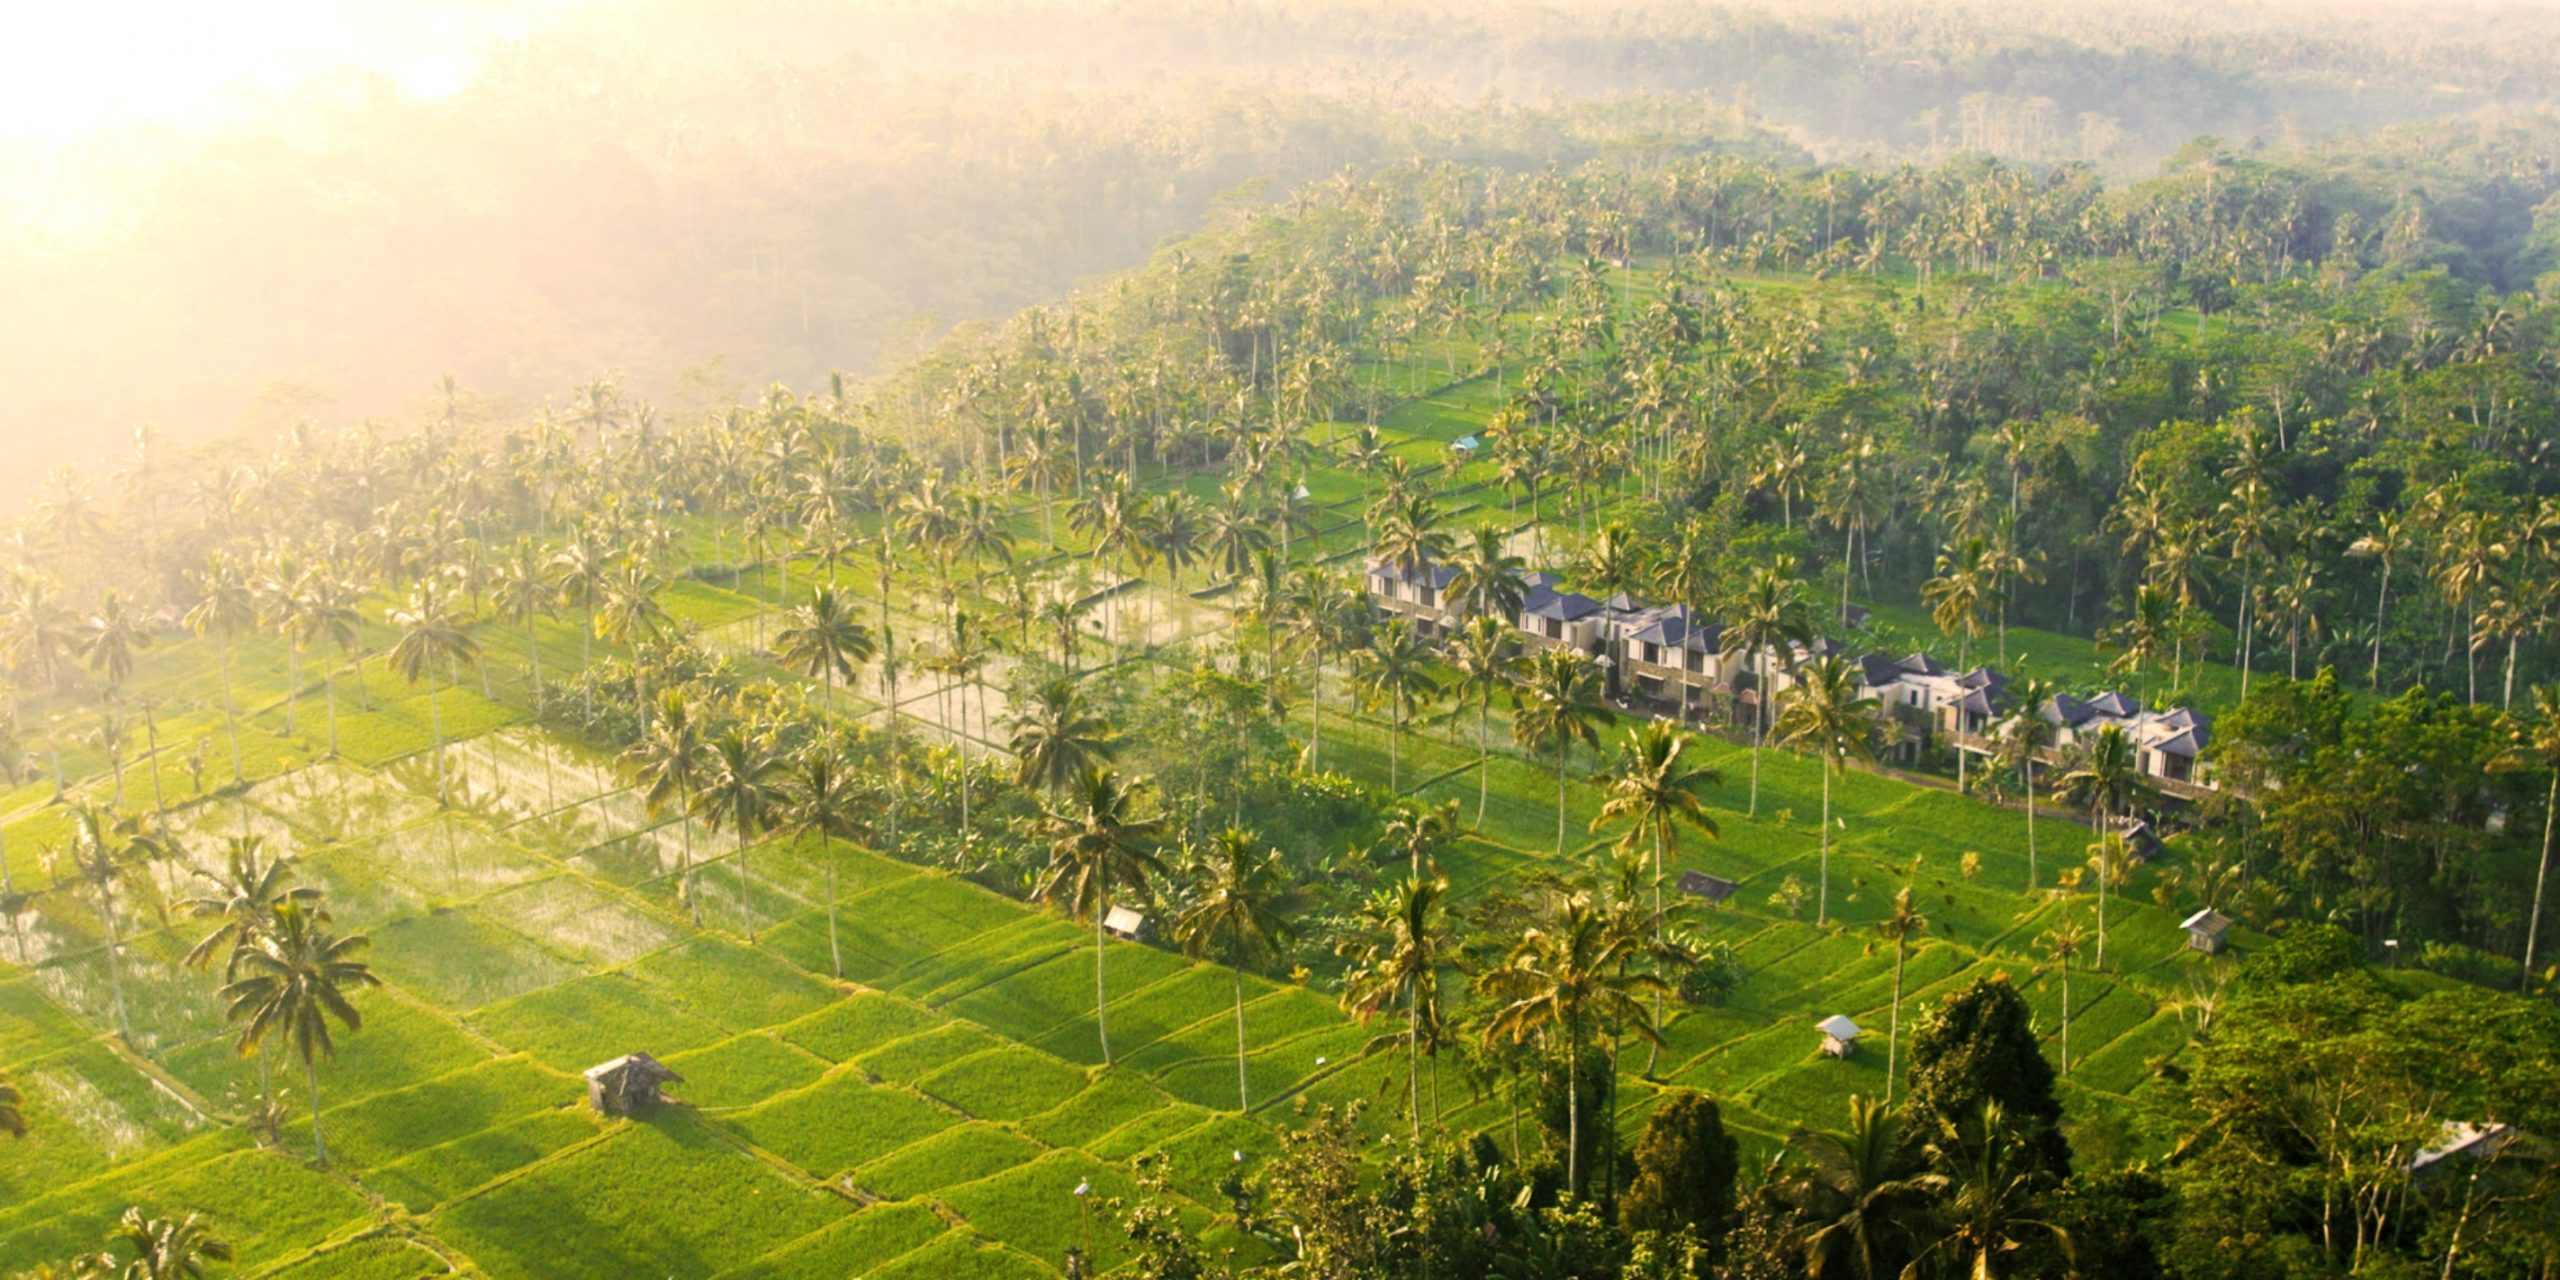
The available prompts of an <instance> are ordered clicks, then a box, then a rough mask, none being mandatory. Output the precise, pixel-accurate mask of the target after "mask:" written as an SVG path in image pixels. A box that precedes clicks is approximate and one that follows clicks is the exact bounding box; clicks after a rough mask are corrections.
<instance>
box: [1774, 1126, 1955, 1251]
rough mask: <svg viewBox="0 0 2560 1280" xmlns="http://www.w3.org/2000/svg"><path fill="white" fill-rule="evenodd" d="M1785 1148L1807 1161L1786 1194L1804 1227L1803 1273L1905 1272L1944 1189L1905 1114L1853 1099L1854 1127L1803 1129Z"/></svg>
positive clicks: (1797, 1131)
mask: <svg viewBox="0 0 2560 1280" xmlns="http://www.w3.org/2000/svg"><path fill="white" fill-rule="evenodd" d="M1787 1146H1788V1148H1789V1149H1790V1150H1791V1151H1793V1152H1794V1153H1796V1154H1797V1155H1799V1156H1801V1157H1802V1158H1803V1160H1804V1164H1803V1165H1802V1166H1801V1168H1800V1169H1799V1170H1798V1171H1797V1172H1796V1173H1795V1174H1794V1175H1793V1176H1792V1177H1791V1178H1790V1179H1789V1180H1788V1182H1787V1183H1786V1186H1785V1194H1786V1198H1787V1199H1788V1200H1789V1201H1790V1202H1791V1203H1792V1204H1793V1207H1794V1208H1795V1210H1796V1212H1797V1214H1798V1215H1799V1217H1800V1220H1801V1221H1803V1223H1804V1224H1805V1225H1804V1227H1803V1234H1802V1236H1801V1237H1800V1240H1801V1243H1802V1247H1803V1249H1804V1259H1805V1273H1806V1274H1807V1275H1809V1276H1819V1277H1832V1276H1846V1277H1853V1278H1854V1280H1884V1278H1885V1277H1887V1276H1892V1275H1895V1274H1897V1273H1898V1272H1900V1271H1901V1263H1902V1260H1903V1258H1904V1257H1905V1256H1906V1255H1907V1254H1909V1253H1910V1252H1911V1245H1912V1241H1913V1238H1914V1236H1915V1235H1916V1233H1917V1231H1918V1229H1919V1227H1920V1224H1921V1222H1922V1221H1923V1219H1924V1215H1925V1214H1926V1213H1927V1211H1928V1209H1929V1206H1930V1203H1931V1201H1932V1200H1933V1199H1934V1198H1935V1197H1936V1194H1937V1192H1938V1190H1939V1188H1940V1186H1941V1185H1942V1183H1941V1180H1940V1179H1939V1178H1938V1177H1937V1175H1935V1174H1932V1173H1930V1172H1929V1171H1928V1170H1927V1168H1926V1167H1925V1166H1924V1165H1923V1164H1922V1162H1921V1154H1920V1152H1919V1151H1917V1150H1915V1149H1914V1144H1913V1143H1912V1141H1911V1139H1910V1137H1909V1136H1908V1135H1906V1134H1905V1133H1904V1132H1903V1129H1902V1117H1901V1115H1900V1113H1898V1112H1896V1111H1895V1110H1894V1109H1893V1108H1892V1107H1891V1106H1890V1105H1888V1104H1885V1103H1882V1102H1877V1101H1875V1100H1873V1099H1870V1098H1866V1097H1860V1096H1852V1097H1851V1098H1850V1099H1849V1127H1848V1128H1846V1129H1844V1130H1842V1131H1841V1132H1839V1133H1815V1132H1811V1131H1808V1130H1804V1129H1798V1130H1796V1131H1795V1132H1794V1133H1792V1134H1789V1135H1788V1137H1787Z"/></svg>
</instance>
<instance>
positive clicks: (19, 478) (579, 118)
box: [0, 0, 2554, 497]
mask: <svg viewBox="0 0 2560 1280" xmlns="http://www.w3.org/2000/svg"><path fill="white" fill-rule="evenodd" d="M554 8H556V9H557V11H558V16H557V18H556V20H555V21H553V22H552V23H551V25H548V26H543V27H540V28H539V29H537V30H535V31H533V32H531V33H529V34H526V35H524V36H522V37H520V38H517V39H514V40H511V41H509V42H506V43H503V44H500V45H497V46H495V47H494V48H492V49H491V50H490V51H489V52H488V55H487V57H486V58H485V59H484V60H483V61H481V62H480V63H477V64H474V66H473V68H472V69H473V70H474V71H475V72H476V74H474V75H471V76H468V77H466V78H465V79H464V80H463V81H462V82H461V83H460V84H459V85H457V86H443V85H439V86H438V87H437V90H436V91H435V92H432V93H425V94H414V93H411V92H409V91H407V90H406V89H404V88H403V86H401V85H400V84H398V83H395V82H394V81H393V80H391V79H387V78H383V77H356V76H349V77H343V78H340V79H334V80H329V81H326V82H323V83H321V84H318V85H315V86H311V87H310V89H309V91H308V92H307V93H304V94H302V95H300V96H279V97H277V98H276V99H275V100H274V101H272V102H268V103H266V104H265V105H264V107H263V109H261V110H259V111H256V112H251V113H248V114H247V115H246V116H245V117H244V118H241V119H232V118H229V117H225V118H224V119H223V120H222V122H221V123H220V124H219V125H218V126H216V125H213V124H207V125H205V126H203V127H198V126H197V125H196V124H195V123H193V122H191V121H187V120H172V121H162V122H154V123H150V124H144V125H137V126H134V127H131V128H129V129H125V130H122V131H119V132H116V133H112V134H106V135H101V136H97V137H92V138H84V139H81V140H80V142H79V143H78V145H76V146H65V145H62V144H59V143H55V142H35V141H26V140H18V139H12V138H8V137H6V136H5V135H0V160H5V161H6V162H7V163H9V164H10V166H11V168H12V171H13V172H15V173H17V174H19V175H20V177H21V181H20V182H19V183H18V184H15V188H14V189H13V190H12V191H11V192H10V193H8V195H7V196H6V197H5V198H4V199H0V217H5V218H6V219H7V223H6V227H7V230H6V232H5V233H0V295H5V296H8V297H11V298H13V299H18V300H21V301H22V303H23V305H21V306H18V307H15V308H13V309H11V310H10V312H9V313H8V315H7V317H6V318H5V319H0V351H5V352H6V353H7V355H6V357H5V359H6V365H5V368H6V371H7V374H8V376H7V377H6V378H0V421H8V422H13V423H23V424H31V425H33V424H41V425H42V426H44V427H46V428H48V429H47V430H45V431H42V432H39V433H36V435H37V438H36V439H35V440H34V441H32V442H30V443H29V444H28V445H27V446H26V448H25V450H24V451H22V453H21V454H20V458H21V461H22V462H23V463H24V465H23V466H22V467H21V468H20V469H19V470H18V472H17V473H15V474H13V475H12V476H10V477H0V492H5V493H8V494H10V496H13V497H16V496H23V495H24V494H25V493H26V491H27V489H28V488H29V486H30V485H31V484H32V482H33V481H34V480H35V479H36V478H38V477H40V476H41V475H42V474H43V473H44V472H45V471H47V470H49V469H50V468H51V467H53V466H54V465H56V464H58V463H62V462H66V461H85V462H86V463H88V464H89V465H90V466H91V467H92V469H95V468H96V467H97V466H98V465H99V463H100V459H101V458H102V457H103V456H104V454H105V453H106V452H109V451H113V450H115V449H116V448H117V447H118V446H120V445H121V444H122V442H124V441H126V440H128V439H129V438H130V437H131V435H132V433H133V432H134V431H135V430H136V429H137V428H143V427H148V428H151V429H153V430H155V431H157V432H158V433H159V435H160V437H161V439H162V440H163V442H164V443H194V442H199V441H202V440H206V439H209V438H213V437H215V436H219V435H227V434H232V433H234V432H238V431H242V430H246V431H247V432H248V433H249V434H252V435H255V436H257V437H258V438H260V439H261V440H262V441H263V440H264V439H268V438H271V437H272V436H273V435H274V434H275V433H277V432H281V431H284V430H288V429H290V428H291V427H292V426H293V425H295V424H296V423H298V422H302V421H306V420H308V421H311V422H314V423H334V422H340V421H349V420H361V419H367V418H376V419H381V420H384V421H409V420H413V419H414V418H415V417H416V416H417V415H418V414H419V413H420V412H421V411H422V406H423V407H424V409H425V410H426V411H433V410H434V408H435V407H436V406H434V405H433V404H432V402H431V398H429V397H426V396H425V394H424V393H423V392H422V390H421V389H422V388H429V387H432V386H434V385H435V384H436V382H437V380H438V379H439V378H440V377H442V376H444V375H448V374H450V375H452V376H453V377H454V378H455V379H456V380H457V381H458V382H459V383H460V384H461V385H463V386H465V387H468V388H471V389H472V390H473V391H474V392H475V393H477V395H478V396H479V397H481V398H482V399H481V400H480V401H479V402H478V403H480V404H481V405H482V406H483V407H487V408H492V409H494V408H497V407H500V406H503V407H504V408H505V409H506V410H507V411H508V412H509V413H510V414H511V415H513V416H519V417H521V416H528V415H531V414H534V413H536V412H538V411H539V409H540V407H541V404H542V402H543V401H544V399H545V398H546V397H556V394H557V389H558V388H560V387H562V386H566V385H572V384H574V383H576V382H579V381H583V380H585V379H587V378H590V377H592V376H594V375H595V374H596V373H597V372H598V371H600V370H611V371H614V372H616V373H617V374H618V375H619V378H620V380H621V381H622V382H623V384H624V385H626V386H628V387H630V388H632V389H633V390H634V391H635V392H638V393H640V394H642V395H644V396H645V397H646V398H648V399H650V400H651V401H653V402H655V403H657V404H659V405H660V406H662V407H665V408H674V407H679V406H681V407H684V408H688V409H690V408H698V407H701V406H702V405H704V404H707V403H710V402H712V401H714V400H718V399H724V398H729V397H730V396H731V395H732V394H733V393H736V392H739V391H740V390H742V389H752V388H755V387H758V386H762V385H764V384H765V383H767V382H770V381H774V380H782V381H785V382H788V383H790V384H792V385H796V386H813V385H816V384H818V383H820V382H822V381H824V379H825V378H826V377H827V376H828V374H830V373H831V372H834V371H838V370H842V371H845V372H848V373H850V374H855V375H863V374H869V373H873V372H877V371H879V370H881V369H883V368H885V367H887V366H888V365H889V364H891V363H894V361H895V360H896V359H897V358H899V357H903V356H905V355H907V354H911V353H912V352H913V351H914V350H915V349H916V348H917V347H918V346H919V345H921V344H923V343H925V342H928V341H930V340H931V339H932V338H933V337H935V336H937V335H938V334H939V333H940V331H941V329H942V327H943V326H945V325H947V324H949V323H951V322H954V321H960V320H969V319H994V318H998V317H1001V316H1003V315H1005V314H1007V313H1009V312H1010V311H1012V310H1013V309H1015V308H1017V307H1020V306H1024V305H1029V304H1032V303H1036V302H1038V301H1041V300H1043V299H1046V298H1049V297H1051V296H1054V295H1056V294H1058V293H1060V292H1062V291H1064V290H1066V289H1068V288H1070V287H1072V286H1073V285H1074V284H1075V283H1077V282H1078V281H1081V280H1083V279H1086V278H1088V277H1090V276H1092V275H1095V274H1097V273H1103V272H1110V271H1117V270H1121V269H1125V268H1128V267H1132V266H1134V265H1136V264H1137V263H1139V262H1141V261H1142V260H1143V259H1144V258H1145V257H1146V255H1147V254H1148V253H1149V252H1151V251H1152V249H1153V248H1155V247H1156V246H1157V245H1158V244H1159V243H1160V242H1162V241H1163V240H1164V239H1165V238H1166V237H1168V236H1173V235H1177V234H1180V233H1182V232H1184V231H1187V230H1189V229H1190V228H1192V227H1194V226H1196V225H1197V224H1198V223H1199V222H1200V220H1201V219H1202V217H1203V216H1204V214H1205V213H1206V212H1207V211H1208V210H1209V209H1210V208H1211V207H1212V206H1213V205H1215V204H1217V203H1218V202H1220V201H1221V200H1227V199H1235V200H1242V201H1245V202H1248V203H1252V202H1262V201H1268V200H1276V199H1280V198H1283V197H1285V196H1286V195H1287V194H1288V193H1290V192H1291V191H1292V190H1294V189H1296V188H1297V187H1298V186H1300V185H1301V184H1303V183H1306V182H1310V181H1313V180H1316V179H1320V178H1323V177H1326V176H1328V175H1331V174H1333V173H1336V172H1339V171H1342V170H1344V169H1345V168H1351V169H1356V170H1363V171H1365V170H1368V169H1371V168H1374V167H1377V166H1380V165H1386V164H1394V163H1400V162H1405V161H1410V160H1416V159H1421V160H1427V161H1456V162H1461V163H1467V164H1489V165H1495V166H1498V167H1502V168H1505V169H1508V170H1511V171H1514V172H1518V173H1522V174H1533V173H1537V172H1540V171H1543V170H1545V169H1547V168H1548V167H1549V166H1563V167H1567V168H1570V167H1572V166H1575V165H1578V164H1580V163H1582V162H1583V161H1585V160H1588V159H1590V158H1592V157H1594V156H1596V155H1601V154H1608V153H1616V152H1619V151H1622V150H1624V149H1627V148H1631V147H1632V148H1635V149H1638V150H1657V149H1667V150H1670V151H1675V152H1695V151H1701V150H1713V151H1721V152H1732V153H1738V154H1743V155H1771V154H1810V155H1813V156H1815V157H1818V158H1821V159H1823V160H1826V161H1832V162H1840V163H1847V162H1858V163H1860V164H1861V165H1862V166H1863V167H1867V168H1870V169H1875V168H1886V169H1889V168H1890V167H1891V166H1893V165H1894V164H1896V163H1899V162H1902V161H1904V160H1908V161H1911V162H1913V163H1917V164H1921V165H1924V166H1928V165H1935V164H1938V163H1940V162H1942V161H1944V160H1945V159H1947V158H1948V157H1950V156H1953V155H1957V154H1961V153H1972V152H1983V153H1989V154H1997V155H2001V156H2003V157H2005V158H2008V159H2011V160H2032V161H2036V162H2042V163H2055V162H2075V161H2076V162H2084V163H2088V164H2090V165H2093V166H2096V167H2097V168H2098V169H2099V170H2100V171H2101V172H2104V173H2106V174H2107V175H2108V176H2109V177H2110V178H2112V179H2117V180H2122V179H2128V178H2132V177H2136V176H2141V175H2145V174H2148V173H2149V172H2150V171H2151V169H2152V167H2153V166H2154V165H2155V164H2156V163H2157V162H2158V161H2159V160H2160V159H2161V158H2163V157H2166V156H2168V155H2171V154H2173V153H2174V152H2176V151H2177V150H2178V149H2179V148H2180V147H2182V146H2184V145H2185V144H2186V143H2187V142H2188V141H2189V140H2190V139H2192V138H2194V137H2196V136H2198V135H2211V136H2216V137H2219V138H2222V139H2223V140H2224V142H2225V144H2226V145H2227V146H2228V147H2229V148H2230V149H2231V150H2232V151H2234V152H2235V153H2237V154H2243V155H2251V154H2258V153H2260V152H2262V151H2272V152H2279V153H2290V152H2293V151H2295V150H2298V149H2299V148H2301V147H2303V146H2307V145H2312V144H2314V143H2316V142H2318V141H2319V140H2321V139H2324V138H2330V137H2334V136H2338V135H2340V134H2342V133H2348V132H2353V131H2356V130H2360V129H2365V128H2370V127H2376V126H2381V125H2386V124H2390V123H2395V122H2404V121H2411V120H2421V119H2432V118H2439V117H2448V116H2457V115H2479V114H2483V113H2490V112H2495V111H2499V110H2511V109H2518V108H2520V107H2524V106H2528V105H2529V104H2531V103H2533V102H2536V101H2538V100H2539V99H2540V97H2541V96H2542V95H2545V94H2546V93H2547V92H2548V89H2549V85H2548V69H2549V68H2550V67H2551V66H2552V65H2554V59H2553V58H2552V56H2551V53H2552V50H2553V47H2554V40H2553V28H2552V24H2551V22H2550V20H2549V19H2548V18H2547V16H2545V15H2542V14H2540V13H2539V12H2538V11H2535V10H2532V9H2529V8H2513V9H2508V10H2500V11H2495V12H2494V13H2492V12H2480V13H2472V12H2469V11H2467V10H2465V9H2463V8H2461V7H2458V6H2456V7H2451V8H2450V11H2448V7H2447V6H2437V7H2435V8H2434V9H2432V10H2430V11H2429V12H2428V13H2427V14H2425V15H2423V16H2417V15H2409V14H2406V13H2405V12H2403V11H2402V10H2401V9H2400V8H2399V7H2397V6H2389V5H2371V6H2353V5H2350V6H2338V5H2328V4H2323V5H2319V6H2316V12H2317V15H2318V16H2317V19H2316V20H2311V19H2306V18H2305V17H2304V14H2303V13H2302V12H2299V11H2297V10H2296V9H2295V8H2292V7H2287V6H2227V7H2218V8H2216V9H2215V10H2214V11H2212V12H2211V13H2206V14H2196V13H2191V12H2187V11H2183V10H2174V9H2171V8H2168V7H2163V6H2148V7H2144V8H2142V9H2139V10H2135V11H2128V12H2124V13H2113V14H2105V15H2097V14H2092V13H2090V12H2088V11H2087V10H2086V7H2085V6H2069V7H2065V8H2063V9H2061V10H2057V11H2054V12H2052V13H2047V12H2046V7H2043V6H2012V5H1997V6H1985V7H1976V6H1969V5H1953V4H1949V5H1927V6H1919V7H1916V8H1915V7H1912V6H1903V5H1897V6H1874V5H1864V4H1845V5H1822V6H1804V5H1794V4H1790V5H1784V6H1767V7H1758V8H1754V7H1742V8H1716V9H1699V8H1697V7H1695V6H1690V5H1683V4H1657V3H1649V2H1637V3H1627V4H1610V5H1599V6H1589V7H1577V8H1576V9H1573V10H1551V9H1549V8H1547V7H1544V6H1539V5H1527V4H1518V5H1515V4H1501V5H1474V4H1467V5H1449V6H1441V7H1436V8H1435V7H1429V6H1414V7H1394V8H1388V9H1383V10H1382V9H1381V8H1380V7H1378V6H1371V5H1356V4H1336V3H1304V4H1276V3H1273V4H1249V5H1229V4H1216V5H1191V4H1185V3H1173V2H1169V0H1168V2H1163V3H1158V2H1156V0H1149V2H1148V3H1143V4H1136V5H1128V6H1119V7H1114V8H1111V9H1108V10H1104V11H1100V12H1094V11H1090V10H1089V8H1088V7H1087V6H1081V5H1058V6H1041V5H1034V6H1025V5H1021V4H1012V3H1006V4H972V5H931V6H867V7H845V6H832V5H828V6H821V5H808V4H799V3H769V4H755V5H738V4H704V3H696V2H693V0H667V2H665V3H658V4H651V5H646V6H638V7H634V6H628V5H614V6H580V5H573V4H572V5H560V6H554Z"/></svg>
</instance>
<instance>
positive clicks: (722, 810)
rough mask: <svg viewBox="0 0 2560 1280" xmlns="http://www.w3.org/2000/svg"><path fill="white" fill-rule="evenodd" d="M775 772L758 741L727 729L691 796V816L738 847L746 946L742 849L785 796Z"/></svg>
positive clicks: (750, 919)
mask: <svg viewBox="0 0 2560 1280" xmlns="http://www.w3.org/2000/svg"><path fill="white" fill-rule="evenodd" d="M781 768H782V762H781V760H780V758H779V757H777V756H775V755H774V753H773V751H772V749H771V748H770V747H769V746H767V745H766V744H765V742H764V740H763V739H762V738H761V737H759V736H757V735H754V734H750V733H748V732H747V730H746V729H745V728H743V727H740V726H734V725H733V726H731V727H730V728H728V729H727V730H724V731H723V732H722V733H721V734H720V735H719V736H718V737H716V738H713V739H712V740H711V753H710V759H709V760H707V761H706V762H705V768H704V771H703V779H702V785H701V786H700V787H699V788H697V789H696V790H695V791H694V793H693V807H694V811H695V812H697V813H699V814H701V815H702V816H703V819H704V820H705V821H707V822H709V823H710V824H711V827H712V829H713V830H715V831H716V830H719V829H720V828H721V827H724V826H725V827H727V828H728V829H729V834H730V835H731V836H732V837H733V838H735V839H736V840H737V842H738V915H739V916H740V918H741V919H743V920H744V921H745V923H746V929H747V945H749V946H754V945H755V941H756V915H755V902H754V900H753V899H752V898H751V897H750V896H749V894H750V892H751V891H752V890H753V889H754V888H755V877H754V876H753V875H752V874H751V873H750V871H749V869H748V866H747V850H748V849H749V847H750V846H752V845H754V844H755V842H756V841H757V840H759V839H761V838H763V836H764V833H765V832H766V831H767V830H769V829H770V828H771V827H772V825H773V819H774V815H775V813H776V811H778V810H779V809H780V808H781V807H782V804H783V799H784V794H785V793H784V791H783V788H782V784H781V781H780V780H779V779H778V778H777V777H776V774H778V773H779V772H780V770H781Z"/></svg>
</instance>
